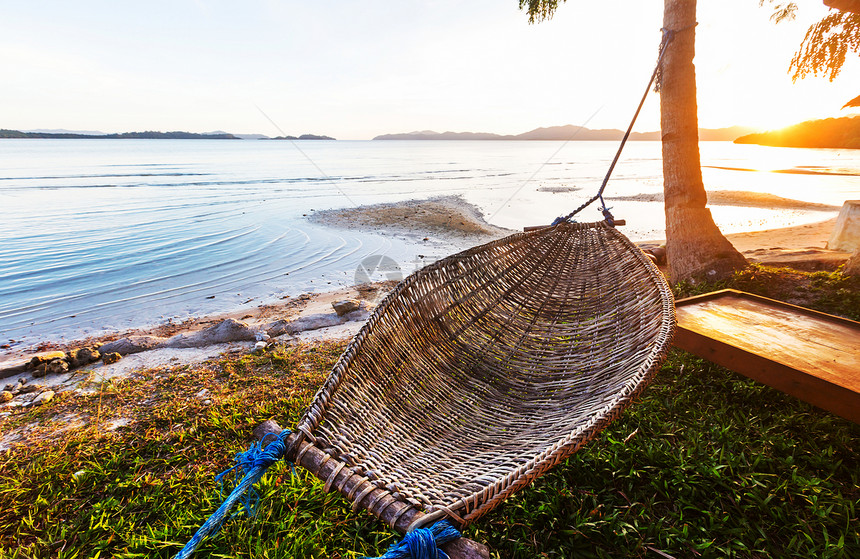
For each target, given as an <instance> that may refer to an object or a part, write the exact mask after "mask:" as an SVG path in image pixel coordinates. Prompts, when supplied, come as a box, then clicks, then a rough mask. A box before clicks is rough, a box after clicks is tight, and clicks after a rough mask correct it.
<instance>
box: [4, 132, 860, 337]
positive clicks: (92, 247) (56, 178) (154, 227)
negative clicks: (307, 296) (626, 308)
mask: <svg viewBox="0 0 860 559" xmlns="http://www.w3.org/2000/svg"><path fill="white" fill-rule="evenodd" d="M616 148H617V144H615V143H614V142H568V143H563V142H506V141H486V142H481V141H473V142H459V141H338V142H330V141H304V142H287V141H260V140H258V141H238V140H237V141H228V140H219V141H216V140H102V139H93V140H84V139H77V140H0V162H2V165H0V208H2V209H0V211H2V221H0V343H6V342H8V341H11V340H14V342H13V343H15V344H16V345H17V344H21V343H32V342H34V341H40V340H57V339H61V338H76V337H81V336H85V335H91V334H97V333H101V332H104V331H106V330H107V331H112V330H123V329H126V328H131V327H142V326H148V325H153V324H157V323H160V322H164V321H166V320H171V319H182V318H185V317H188V316H193V315H199V314H206V313H214V312H221V311H229V310H235V309H238V308H241V307H243V306H252V305H259V304H261V303H265V302H272V301H277V300H279V299H282V298H285V297H288V296H294V295H296V294H299V293H303V292H308V291H323V290H329V289H334V288H337V287H341V286H347V285H351V284H353V283H354V282H355V281H356V270H359V269H361V270H363V271H364V273H366V271H367V266H366V265H364V266H362V262H365V263H366V262H368V261H370V262H374V261H378V257H379V256H383V255H384V256H388V257H390V258H391V259H392V260H394V261H395V262H397V263H398V265H399V266H400V268H401V271H402V274H404V275H405V274H407V273H409V272H411V271H413V270H414V269H416V268H418V267H420V266H422V265H424V264H426V263H428V262H430V261H432V260H433V259H435V258H440V257H443V256H445V255H447V254H449V253H451V252H454V251H457V250H460V249H463V248H466V246H465V245H466V243H465V242H457V241H443V240H439V239H435V238H434V239H432V240H431V241H432V242H430V243H429V244H428V243H423V242H421V236H419V237H417V238H415V237H411V238H410V237H404V236H401V235H395V234H389V233H387V232H385V231H380V232H371V231H368V232H365V231H356V230H341V229H333V228H327V227H323V226H320V225H317V224H314V223H312V222H311V221H309V216H311V215H312V214H313V213H314V212H316V211H319V210H323V209H330V208H344V207H351V206H359V205H366V204H375V203H381V202H397V201H403V200H409V199H425V198H430V197H436V196H446V195H458V196H460V197H462V198H463V199H464V200H466V201H468V202H470V203H472V204H474V205H476V206H477V207H478V208H479V209H480V210H481V211H482V212H483V213H484V215H485V217H486V219H487V220H488V221H489V222H491V223H493V224H495V225H499V226H502V227H507V228H510V229H521V228H522V227H523V226H526V225H536V224H544V223H549V222H551V221H552V220H553V219H554V218H555V217H556V216H558V215H561V214H566V213H567V212H569V211H570V210H572V209H573V208H575V207H577V206H578V205H579V204H580V203H582V202H583V201H585V200H586V199H588V198H589V197H590V196H592V195H593V194H594V193H595V192H596V189H597V188H598V187H599V185H600V183H601V181H602V179H603V176H604V174H605V172H606V169H607V167H608V166H609V162H610V161H611V160H612V157H613V156H614V153H615V150H616ZM701 151H702V164H703V174H704V180H705V184H706V187H707V188H708V189H709V190H740V191H744V190H746V191H753V192H765V193H771V194H775V195H778V196H782V197H786V198H793V199H797V200H804V201H809V202H816V203H823V204H830V205H833V206H840V205H841V204H842V202H843V201H844V200H846V199H852V198H858V197H860V178H858V175H860V153H857V151H851V150H811V149H786V148H767V147H761V146H742V145H734V144H731V143H725V142H703V143H702V145H701ZM661 191H662V163H661V159H660V144H659V142H631V143H629V144H628V145H627V147H626V148H625V151H624V155H623V156H622V158H621V160H620V162H619V164H618V166H617V168H616V170H615V173H614V174H613V177H612V180H611V181H610V182H609V184H608V187H607V190H606V197H607V203H608V204H609V205H610V206H611V207H612V211H613V213H614V214H615V216H616V217H617V218H624V219H626V221H627V224H628V225H627V226H626V227H625V228H624V229H623V231H624V232H625V233H626V234H627V235H628V236H629V237H630V238H631V239H633V240H640V239H659V238H661V237H662V236H663V230H664V229H663V219H664V217H663V210H662V205H661V204H660V203H659V202H653V201H652V202H645V201H635V199H636V197H638V196H639V195H645V196H646V197H647V196H648V195H652V196H651V198H652V199H653V195H655V194H659V193H660V192H661ZM613 196H621V197H625V198H628V200H626V201H615V202H613V201H612V197H613ZM630 198H632V199H633V200H629V199H630ZM596 206H597V204H595V205H593V206H592V207H590V208H589V209H588V210H585V211H584V212H583V213H582V214H581V218H580V220H586V221H591V220H597V219H601V215H600V213H599V212H598V211H597V209H596ZM712 212H713V214H714V217H715V219H716V221H717V223H718V225H719V226H720V227H721V229H722V230H723V232H725V233H732V232H739V231H749V230H757V229H764V228H773V227H783V226H790V225H797V224H801V223H809V222H814V221H819V220H822V219H827V218H829V217H832V216H833V215H835V212H833V211H830V212H826V211H825V212H822V211H800V210H769V209H761V208H743V207H734V206H725V207H723V206H714V207H712ZM368 258H370V260H368ZM374 258H375V260H374ZM371 272H372V270H371ZM371 279H374V278H371Z"/></svg>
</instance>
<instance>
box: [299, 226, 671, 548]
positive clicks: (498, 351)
mask: <svg viewBox="0 0 860 559" xmlns="http://www.w3.org/2000/svg"><path fill="white" fill-rule="evenodd" d="M674 326H675V313H674V304H673V299H672V294H671V291H670V290H669V287H668V286H667V285H666V282H665V280H664V279H663V276H662V275H661V274H660V272H659V271H658V270H657V268H656V267H655V266H654V265H653V264H652V263H651V261H650V260H649V259H648V258H647V257H646V256H645V255H644V254H643V253H642V252H641V251H640V250H639V249H638V248H637V247H636V246H635V245H633V244H632V243H631V242H630V241H629V240H628V239H627V238H626V237H624V236H623V235H622V234H621V233H619V232H618V231H616V230H615V229H614V228H613V227H611V226H609V225H608V224H606V223H605V222H597V223H567V222H564V223H561V224H559V225H556V226H554V227H550V228H545V229H540V230H537V231H532V232H528V233H518V234H514V235H511V236H509V237H507V238H504V239H500V240H497V241H494V242H491V243H488V244H485V245H481V246H478V247H475V248H472V249H469V250H466V251H464V252H461V253H459V254H456V255H454V256H450V257H448V258H445V259H443V260H440V261H438V262H436V263H434V264H432V265H430V266H427V267H426V268H423V269H422V270H420V271H418V272H416V273H414V274H412V275H411V276H409V277H408V278H406V279H405V280H404V281H403V282H401V283H400V284H399V285H398V286H397V287H396V288H395V289H394V290H393V291H392V292H391V293H390V294H389V295H388V297H386V298H385V300H384V301H383V302H382V303H381V304H380V305H379V306H378V307H377V309H376V311H375V312H374V313H373V315H372V316H371V317H370V319H369V320H368V322H367V323H366V324H365V326H364V327H363V328H362V330H361V331H360V332H359V333H358V334H357V335H356V336H355V338H354V339H353V340H352V342H351V343H350V344H349V346H348V347H347V348H346V350H345V352H344V353H343V355H342V356H341V358H340V360H339V361H338V362H337V364H336V365H335V367H334V369H333V370H332V372H331V374H330V376H329V378H328V380H327V381H326V382H325V384H324V385H323V387H322V388H321V389H320V390H319V392H317V394H316V396H315V397H314V399H313V402H312V403H311V405H310V407H309V409H308V411H307V412H306V414H305V416H304V417H303V418H302V420H301V421H300V422H299V424H298V427H297V432H296V433H294V434H293V435H292V436H291V441H290V444H291V445H292V451H291V452H288V458H292V459H293V460H294V461H295V462H296V463H300V464H301V465H302V466H305V467H306V468H308V469H309V470H311V471H312V472H313V473H314V474H315V475H317V477H319V478H320V479H322V480H324V481H325V482H326V490H327V491H328V490H330V489H331V488H336V489H338V490H339V491H340V492H341V493H343V494H344V495H345V496H346V497H347V498H349V499H350V500H351V501H352V502H353V507H354V508H366V509H368V510H369V511H370V512H372V513H373V514H375V515H376V516H378V517H379V518H381V519H382V520H384V521H386V522H387V523H388V524H389V525H390V526H391V527H392V528H395V529H396V530H398V531H400V532H404V531H407V530H411V529H414V528H417V527H420V526H423V525H425V524H428V523H430V522H432V521H434V520H437V519H439V518H441V517H448V518H450V519H452V520H453V521H455V522H456V523H457V524H459V525H460V526H464V525H466V524H469V523H470V522H472V521H474V520H475V519H477V518H478V517H480V516H481V515H483V514H485V513H487V512H488V511H490V510H491V509H492V508H493V507H495V506H496V505H498V504H499V503H501V502H502V501H503V500H504V499H505V498H506V497H508V496H509V495H510V494H512V493H513V492H514V491H517V490H518V489H521V488H523V487H525V486H526V485H528V484H529V483H530V482H532V481H533V480H534V479H535V478H537V477H538V476H540V475H541V474H543V473H544V472H546V471H547V470H549V469H550V468H551V467H553V466H555V465H556V464H558V463H559V462H560V461H562V460H563V459H564V458H566V457H567V456H569V455H571V454H572V453H574V452H576V450H577V449H578V448H580V447H581V446H582V445H583V444H584V443H586V442H587V441H588V440H589V439H591V438H593V437H594V436H595V435H596V434H597V433H598V432H599V431H600V430H601V429H602V428H603V427H605V426H606V425H607V424H608V423H609V422H610V421H612V420H613V419H614V418H615V417H617V416H618V415H619V414H620V413H621V412H622V411H623V410H624V408H625V407H626V406H627V405H628V404H629V403H630V401H631V400H632V399H633V398H634V397H635V396H636V395H637V394H638V393H639V392H640V391H641V390H642V388H643V387H644V386H645V384H646V383H647V382H648V380H649V379H650V378H651V376H652V375H653V374H654V373H655V371H656V370H657V369H658V368H659V366H660V365H661V363H662V362H663V360H664V359H665V356H666V353H667V351H668V348H669V345H670V342H671V339H672V335H673V331H674ZM293 457H294V458H293Z"/></svg>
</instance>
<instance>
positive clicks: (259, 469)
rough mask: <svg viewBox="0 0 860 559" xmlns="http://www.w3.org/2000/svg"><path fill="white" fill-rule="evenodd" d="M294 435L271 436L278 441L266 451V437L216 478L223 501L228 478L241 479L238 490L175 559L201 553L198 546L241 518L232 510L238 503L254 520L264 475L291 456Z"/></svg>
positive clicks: (236, 489)
mask: <svg viewBox="0 0 860 559" xmlns="http://www.w3.org/2000/svg"><path fill="white" fill-rule="evenodd" d="M290 434H291V431H290V430H289V429H284V430H283V431H281V433H280V434H279V435H277V436H276V435H275V434H274V433H269V434H268V435H266V437H268V436H269V435H271V436H273V437H275V436H276V438H275V440H273V441H272V442H270V443H269V444H268V446H266V448H263V442H264V441H265V440H266V437H263V440H261V441H260V442H258V443H254V444H252V445H251V448H249V449H248V450H247V451H245V452H240V453H238V454H236V465H235V466H233V467H232V468H228V469H227V470H224V471H223V472H221V473H220V474H218V475H217V476H215V480H216V481H219V482H221V490H222V493H221V495H222V497H223V488H224V477H225V476H226V475H227V474H229V473H230V472H233V474H234V476H235V479H240V481H239V483H238V484H237V485H236V487H235V488H233V490H232V491H231V492H230V494H229V495H228V496H227V498H226V499H224V502H223V503H221V506H220V507H218V510H216V511H215V512H214V513H212V516H210V517H209V518H208V519H207V520H206V522H204V523H203V525H202V526H201V527H200V528H199V529H198V530H197V533H195V534H194V537H192V538H191V539H190V540H189V541H188V543H187V544H185V547H183V548H182V550H181V551H180V552H179V553H177V554H176V555H175V556H174V559H186V558H187V557H190V556H191V554H192V553H194V550H195V549H197V546H199V545H200V543H201V542H202V541H203V540H204V539H206V537H207V536H210V535H214V534H217V533H218V530H220V529H221V524H223V523H224V521H225V520H226V519H227V518H228V517H230V518H232V516H236V514H239V513H238V512H237V513H235V514H233V515H232V516H231V515H230V509H231V508H233V505H235V504H236V503H237V502H241V503H242V505H243V506H244V510H245V512H246V513H247V514H248V516H253V515H254V514H255V513H256V510H257V503H259V501H260V495H259V494H258V493H257V491H256V490H255V489H254V484H255V483H257V482H258V481H260V478H262V477H263V474H265V473H266V470H268V469H269V466H271V465H272V464H274V463H275V462H277V461H278V460H280V459H281V458H282V457H283V456H284V454H286V452H287V437H289V436H290ZM290 466H291V467H293V472H294V473H295V467H294V466H293V465H292V464H290Z"/></svg>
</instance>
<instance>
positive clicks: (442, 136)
mask: <svg viewBox="0 0 860 559" xmlns="http://www.w3.org/2000/svg"><path fill="white" fill-rule="evenodd" d="M754 130H755V129H753V128H746V127H743V126H732V127H730V128H699V140H702V141H722V142H731V141H733V140H734V139H735V138H737V137H739V136H742V135H744V134H749V133H750V132H753V131H754ZM623 137H624V131H622V130H616V129H601V130H592V129H590V128H585V127H584V126H574V125H572V124H568V125H565V126H550V127H548V128H535V129H534V130H531V131H529V132H524V133H522V134H517V135H501V134H492V133H489V132H434V131H432V130H422V131H420V132H406V133H402V134H383V135H381V136H377V137H375V138H373V139H374V140H555V141H558V140H584V141H595V140H614V141H617V140H620V139H621V138H623ZM630 139H631V140H659V139H660V132H633V133H632V134H630Z"/></svg>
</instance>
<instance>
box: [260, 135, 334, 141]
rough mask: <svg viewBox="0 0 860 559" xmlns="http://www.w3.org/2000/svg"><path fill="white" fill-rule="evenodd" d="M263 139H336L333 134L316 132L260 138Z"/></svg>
mask: <svg viewBox="0 0 860 559" xmlns="http://www.w3.org/2000/svg"><path fill="white" fill-rule="evenodd" d="M260 139H261V140H334V138H332V137H331V136H317V135H316V134H302V135H301V136H298V137H296V136H276V137H274V138H260Z"/></svg>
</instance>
